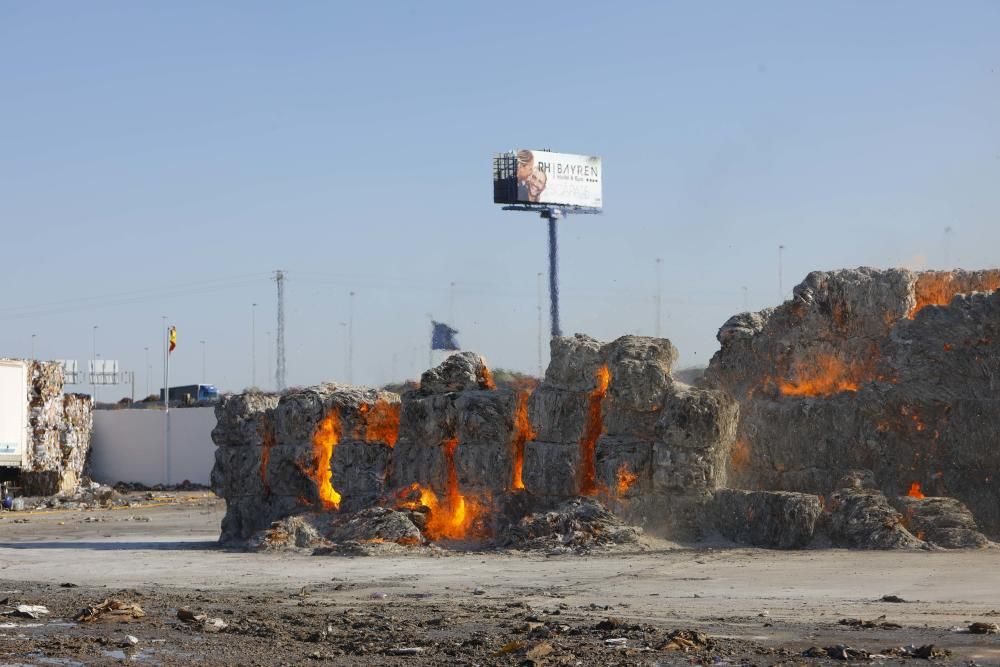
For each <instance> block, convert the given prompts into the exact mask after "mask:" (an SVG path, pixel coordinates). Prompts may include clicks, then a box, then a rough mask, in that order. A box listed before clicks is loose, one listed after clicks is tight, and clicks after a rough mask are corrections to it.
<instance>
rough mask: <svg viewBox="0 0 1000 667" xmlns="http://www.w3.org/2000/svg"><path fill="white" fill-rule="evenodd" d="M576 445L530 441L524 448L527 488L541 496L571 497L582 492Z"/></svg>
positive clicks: (524, 473)
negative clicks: (580, 490)
mask: <svg viewBox="0 0 1000 667" xmlns="http://www.w3.org/2000/svg"><path fill="white" fill-rule="evenodd" d="M579 468H580V446H579V445H578V444H577V443H571V444H569V443H555V442H540V441H534V440H533V441H529V442H527V443H525V445H524V471H523V479H524V487H525V489H527V491H528V492H529V493H533V494H535V495H539V496H558V497H563V498H569V497H571V496H575V495H577V494H578V492H579V489H580V479H579Z"/></svg>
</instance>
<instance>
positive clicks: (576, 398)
mask: <svg viewBox="0 0 1000 667" xmlns="http://www.w3.org/2000/svg"><path fill="white" fill-rule="evenodd" d="M588 404H589V398H588V392H586V391H570V390H568V389H560V388H558V387H553V386H549V385H548V384H547V383H544V384H542V385H541V386H539V387H538V388H537V389H535V391H533V392H532V393H531V398H529V399H528V418H529V419H530V420H531V425H532V426H533V427H534V429H535V433H536V434H537V438H538V440H541V441H543V442H578V441H579V440H580V438H582V437H583V432H584V429H585V428H586V425H587V409H588Z"/></svg>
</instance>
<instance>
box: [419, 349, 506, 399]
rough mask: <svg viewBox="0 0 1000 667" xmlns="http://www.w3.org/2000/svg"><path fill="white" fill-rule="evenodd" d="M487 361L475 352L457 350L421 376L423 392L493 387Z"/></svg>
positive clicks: (447, 391) (445, 391)
mask: <svg viewBox="0 0 1000 667" xmlns="http://www.w3.org/2000/svg"><path fill="white" fill-rule="evenodd" d="M491 385H492V380H491V375H490V370H489V368H488V367H487V366H486V361H485V360H484V359H483V358H482V357H481V356H479V355H478V354H476V353H475V352H457V353H455V354H452V355H450V356H449V357H448V358H446V359H445V360H444V361H443V362H441V364H439V365H438V366H436V367H434V368H431V369H429V370H426V371H424V373H423V375H421V376H420V389H419V392H420V393H421V394H446V393H451V392H456V391H468V390H474V389H492V388H493V387H492V386H491Z"/></svg>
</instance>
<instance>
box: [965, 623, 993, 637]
mask: <svg viewBox="0 0 1000 667" xmlns="http://www.w3.org/2000/svg"><path fill="white" fill-rule="evenodd" d="M969 632H971V633H972V634H974V635H995V634H1000V625H997V624H996V623H982V622H979V621H977V622H975V623H972V624H971V625H969Z"/></svg>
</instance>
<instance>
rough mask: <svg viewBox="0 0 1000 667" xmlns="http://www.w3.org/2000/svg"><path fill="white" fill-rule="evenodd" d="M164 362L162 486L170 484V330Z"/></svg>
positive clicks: (168, 331)
mask: <svg viewBox="0 0 1000 667" xmlns="http://www.w3.org/2000/svg"><path fill="white" fill-rule="evenodd" d="M164 357H165V359H166V360H165V362H164V364H163V369H164V373H163V374H164V378H163V419H164V422H165V428H164V433H163V438H164V443H163V445H164V446H163V465H164V468H165V470H164V475H163V477H164V484H170V330H169V329H168V330H167V338H166V347H165V350H164Z"/></svg>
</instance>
